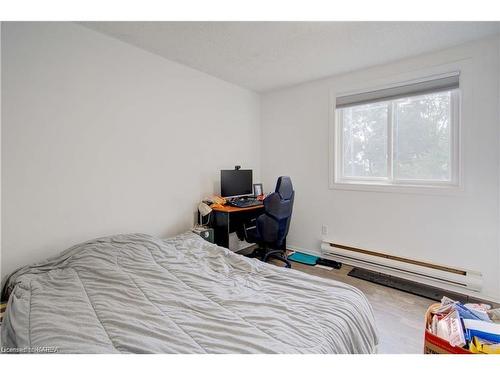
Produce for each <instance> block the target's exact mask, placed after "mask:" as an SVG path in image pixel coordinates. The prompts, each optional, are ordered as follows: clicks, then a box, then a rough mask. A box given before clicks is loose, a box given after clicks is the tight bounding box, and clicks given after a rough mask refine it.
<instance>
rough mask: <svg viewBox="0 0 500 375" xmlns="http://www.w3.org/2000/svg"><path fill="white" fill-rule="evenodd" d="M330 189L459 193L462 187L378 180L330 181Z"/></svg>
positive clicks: (436, 193)
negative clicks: (382, 181)
mask: <svg viewBox="0 0 500 375" xmlns="http://www.w3.org/2000/svg"><path fill="white" fill-rule="evenodd" d="M330 189H332V190H354V191H367V192H381V193H404V194H431V195H460V194H462V193H463V192H464V189H463V187H462V186H460V185H442V186H439V185H417V184H414V185H411V184H405V185H403V184H385V183H380V182H358V181H336V182H331V183H330Z"/></svg>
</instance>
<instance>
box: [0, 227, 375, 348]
mask: <svg viewBox="0 0 500 375" xmlns="http://www.w3.org/2000/svg"><path fill="white" fill-rule="evenodd" d="M5 288H6V289H5V291H6V292H7V294H10V298H9V304H8V306H7V313H6V317H5V319H4V323H3V327H2V333H1V334H2V336H1V337H2V346H3V347H9V348H11V347H17V348H36V347H51V348H56V349H57V350H58V352H63V353H372V352H374V351H375V346H376V344H377V335H376V331H375V325H374V319H373V312H372V309H371V306H370V305H369V303H368V301H367V300H366V298H365V296H364V295H363V294H362V293H361V292H360V291H359V290H357V289H355V288H353V287H351V286H349V285H346V284H343V283H340V282H335V281H332V280H327V279H323V278H318V277H314V276H310V275H307V274H305V273H303V272H300V271H296V270H293V269H291V270H290V269H285V268H281V267H276V266H274V265H270V264H266V263H262V262H260V261H258V260H256V259H249V258H246V257H243V256H241V255H238V254H234V253H232V252H231V251H229V250H227V249H224V248H221V247H218V246H216V245H212V244H210V243H208V242H206V241H204V240H203V239H201V238H200V237H199V236H197V235H195V234H192V233H186V234H183V235H180V236H177V237H174V238H171V239H167V240H160V239H157V238H154V237H151V236H148V235H143V234H133V235H119V236H114V237H106V238H100V239H96V240H93V241H89V242H86V243H83V244H80V245H77V246H74V247H72V248H70V249H68V250H66V251H65V252H64V253H62V254H61V255H60V256H58V257H56V258H53V259H50V260H48V261H46V262H44V263H41V264H38V265H35V266H30V267H24V268H22V269H20V270H18V271H16V272H15V273H14V274H13V275H11V277H10V278H9V279H7V280H6V285H5Z"/></svg>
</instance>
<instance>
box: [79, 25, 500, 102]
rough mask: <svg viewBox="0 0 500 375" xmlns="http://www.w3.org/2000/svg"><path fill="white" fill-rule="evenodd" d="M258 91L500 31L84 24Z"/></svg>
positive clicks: (482, 27)
mask: <svg viewBox="0 0 500 375" xmlns="http://www.w3.org/2000/svg"><path fill="white" fill-rule="evenodd" d="M81 24H83V25H85V26H87V27H89V28H92V29H94V30H97V31H100V32H102V33H105V34H108V35H111V36H113V37H116V38H118V39H120V40H122V41H124V42H127V43H130V44H133V45H135V46H137V47H140V48H143V49H145V50H147V51H150V52H153V53H155V54H158V55H160V56H163V57H166V58H167V59H170V60H173V61H177V62H179V63H181V64H184V65H187V66H190V67H192V68H195V69H198V70H200V71H203V72H205V73H208V74H211V75H213V76H216V77H218V78H221V79H223V80H226V81H229V82H232V83H235V84H237V85H240V86H243V87H246V88H248V89H251V90H255V91H258V92H262V91H268V90H273V89H276V88H280V87H285V86H290V85H294V84H297V83H300V82H304V81H309V80H313V79H318V78H321V77H326V76H330V75H334V74H339V73H345V72H348V71H353V70H356V69H360V68H365V67H369V66H373V65H378V64H383V63H387V62H390V61H394V60H398V59H401V58H405V57H409V56H414V55H418V54H421V53H425V52H430V51H433V50H437V49H440V48H443V47H448V46H452V45H457V44H460V43H463V42H466V41H470V40H474V39H478V38H481V37H484V36H487V35H492V34H497V33H500V22H82V23H81Z"/></svg>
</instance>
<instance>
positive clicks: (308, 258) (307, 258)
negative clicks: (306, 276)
mask: <svg viewBox="0 0 500 375" xmlns="http://www.w3.org/2000/svg"><path fill="white" fill-rule="evenodd" d="M288 260H292V261H294V262H298V263H303V264H307V265H309V266H314V265H315V264H316V262H317V261H318V257H315V256H314V255H309V254H304V253H298V252H295V253H293V254H292V255H290V256H288Z"/></svg>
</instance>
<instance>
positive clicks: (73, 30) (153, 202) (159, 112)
mask: <svg viewBox="0 0 500 375" xmlns="http://www.w3.org/2000/svg"><path fill="white" fill-rule="evenodd" d="M1 36H2V76H3V81H2V107H3V111H2V133H3V134H2V208H3V210H2V232H3V233H2V234H3V237H2V249H1V250H2V251H1V252H2V267H1V270H2V274H3V275H5V274H6V273H7V272H9V271H12V270H13V269H14V268H16V267H18V266H21V265H24V264H27V263H33V262H35V261H40V260H43V259H44V258H46V257H48V256H52V255H55V254H57V253H58V252H60V251H62V250H64V249H65V248H66V247H68V246H70V245H73V244H75V243H77V242H80V241H85V240H88V239H90V238H94V237H97V236H104V235H110V234H116V233H129V232H144V233H150V234H153V235H158V236H167V235H173V234H176V233H179V232H182V231H185V230H187V229H189V228H190V226H191V225H192V224H193V220H194V212H195V210H196V206H197V203H198V201H199V200H200V199H201V198H203V197H204V196H207V195H209V194H212V193H213V192H214V191H216V190H217V189H218V185H219V182H218V180H219V170H220V169H223V168H232V167H233V166H234V165H235V164H240V165H242V166H244V167H248V168H252V169H254V171H255V172H254V173H255V174H256V179H257V180H258V179H259V167H260V148H259V144H260V134H259V130H260V127H259V121H260V114H259V105H260V104H259V97H258V96H257V95H256V94H254V93H252V92H250V91H247V90H244V89H241V88H239V87H237V86H234V85H232V84H229V83H227V82H224V81H221V80H219V79H216V78H214V77H211V76H208V75H206V74H204V73H201V72H198V71H195V70H192V69H189V68H187V67H184V66H182V65H179V64H176V63H173V62H171V61H168V60H166V59H163V58H161V57H158V56H156V55H153V54H150V53H148V52H145V51H143V50H141V49H138V48H135V47H133V46H131V45H128V44H125V43H123V42H120V41H118V40H115V39H112V38H110V37H107V36H104V35H102V34H99V33H97V32H94V31H91V30H89V29H87V28H85V27H83V26H80V25H76V24H72V23H5V22H4V23H3V24H2V33H1ZM240 137H247V138H246V140H245V141H244V142H240V141H239V139H240Z"/></svg>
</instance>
